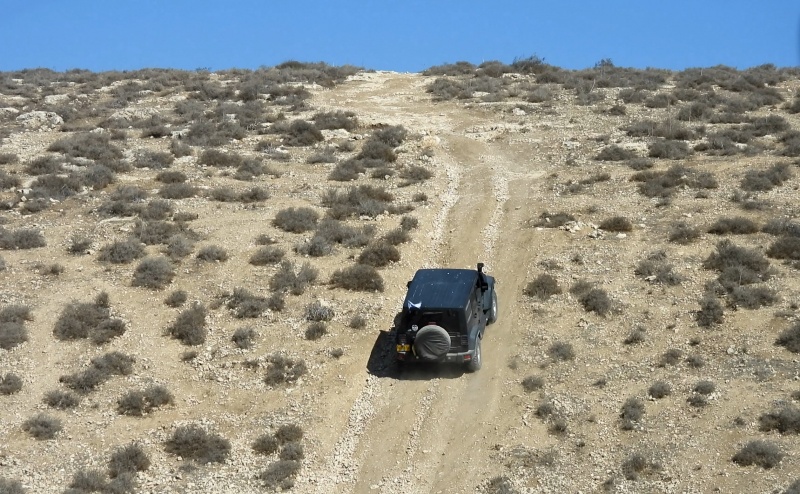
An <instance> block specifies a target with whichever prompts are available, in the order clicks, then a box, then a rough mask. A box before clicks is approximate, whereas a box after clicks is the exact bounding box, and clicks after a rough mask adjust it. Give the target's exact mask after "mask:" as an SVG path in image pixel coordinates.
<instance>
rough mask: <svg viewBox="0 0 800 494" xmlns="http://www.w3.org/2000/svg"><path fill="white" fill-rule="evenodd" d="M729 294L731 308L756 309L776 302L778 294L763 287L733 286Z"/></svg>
mask: <svg viewBox="0 0 800 494" xmlns="http://www.w3.org/2000/svg"><path fill="white" fill-rule="evenodd" d="M729 292H730V293H729V295H730V297H729V298H730V304H731V305H732V306H733V307H741V308H744V309H758V308H760V307H764V306H769V305H773V304H774V303H775V302H777V301H778V293H777V292H776V291H775V290H773V289H772V288H768V287H765V286H733V287H732V288H730V289H729Z"/></svg>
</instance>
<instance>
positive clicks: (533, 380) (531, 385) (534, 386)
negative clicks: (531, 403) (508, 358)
mask: <svg viewBox="0 0 800 494" xmlns="http://www.w3.org/2000/svg"><path fill="white" fill-rule="evenodd" d="M542 387H544V378H543V377H541V376H528V377H526V378H525V379H523V380H522V389H524V390H525V392H526V393H531V392H533V391H538V390H540V389H542Z"/></svg>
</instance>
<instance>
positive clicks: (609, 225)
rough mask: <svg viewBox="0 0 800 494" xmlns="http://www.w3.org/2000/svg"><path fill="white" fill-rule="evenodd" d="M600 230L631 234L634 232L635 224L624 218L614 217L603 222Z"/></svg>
mask: <svg viewBox="0 0 800 494" xmlns="http://www.w3.org/2000/svg"><path fill="white" fill-rule="evenodd" d="M600 229H601V230H606V231H608V232H629V231H631V230H633V223H631V221H630V220H629V219H628V218H625V217H624V216H614V217H611V218H607V219H605V220H603V221H602V222H601V223H600Z"/></svg>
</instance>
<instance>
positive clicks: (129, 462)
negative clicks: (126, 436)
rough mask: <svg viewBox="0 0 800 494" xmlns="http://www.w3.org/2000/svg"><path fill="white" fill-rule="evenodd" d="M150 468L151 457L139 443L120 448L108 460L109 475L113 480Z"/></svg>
mask: <svg viewBox="0 0 800 494" xmlns="http://www.w3.org/2000/svg"><path fill="white" fill-rule="evenodd" d="M149 468H150V457H149V456H148V455H147V452H146V451H145V450H144V447H142V445H141V444H138V443H131V444H128V445H127V446H121V447H118V448H117V449H115V450H114V452H113V453H112V454H111V458H109V460H108V474H109V476H110V477H111V478H112V479H113V478H116V477H119V476H121V475H124V474H126V473H130V474H135V473H137V472H144V471H146V470H148V469H149Z"/></svg>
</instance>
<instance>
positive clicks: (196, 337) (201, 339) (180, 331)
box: [166, 302, 208, 346]
mask: <svg viewBox="0 0 800 494" xmlns="http://www.w3.org/2000/svg"><path fill="white" fill-rule="evenodd" d="M166 334H167V335H169V336H171V337H172V338H175V339H178V340H180V341H181V343H183V344H184V345H190V346H194V345H200V344H203V343H205V341H206V336H207V335H208V328H206V308H205V306H203V304H201V303H199V302H195V303H194V304H192V306H191V307H189V308H188V309H184V310H183V311H182V312H181V313H180V314H178V318H177V319H176V320H175V322H173V323H172V324H170V325H169V326H168V327H167V331H166Z"/></svg>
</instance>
